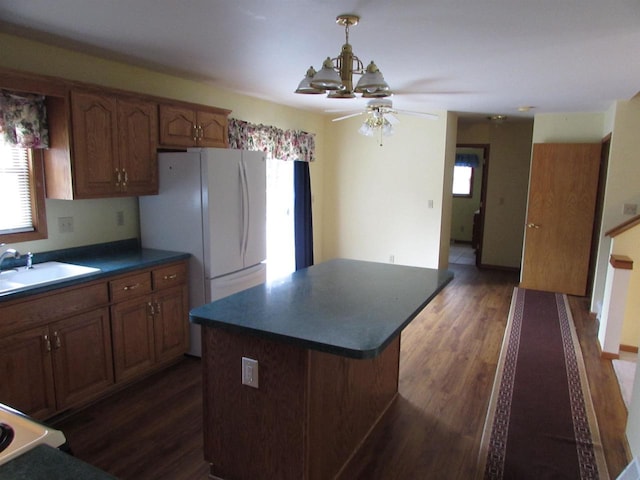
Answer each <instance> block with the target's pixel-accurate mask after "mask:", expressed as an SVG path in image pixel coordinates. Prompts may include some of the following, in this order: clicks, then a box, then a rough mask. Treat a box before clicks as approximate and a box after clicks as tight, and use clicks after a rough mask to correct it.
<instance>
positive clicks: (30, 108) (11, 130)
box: [0, 90, 49, 148]
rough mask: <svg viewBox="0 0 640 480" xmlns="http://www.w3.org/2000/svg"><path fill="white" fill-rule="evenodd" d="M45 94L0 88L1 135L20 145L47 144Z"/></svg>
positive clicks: (8, 141)
mask: <svg viewBox="0 0 640 480" xmlns="http://www.w3.org/2000/svg"><path fill="white" fill-rule="evenodd" d="M44 100H45V97H44V96H42V95H34V94H30V93H16V92H10V91H7V90H0V136H1V137H2V140H3V142H4V143H6V144H9V145H11V146H14V147H22V148H47V147H48V146H49V130H48V128H47V109H46V107H45V102H44Z"/></svg>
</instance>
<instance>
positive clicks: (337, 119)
mask: <svg viewBox="0 0 640 480" xmlns="http://www.w3.org/2000/svg"><path fill="white" fill-rule="evenodd" d="M363 113H364V112H357V113H351V114H349V115H345V116H344V117H338V118H332V119H331V121H332V122H339V121H340V120H346V119H347V118H351V117H357V116H358V115H362V114H363Z"/></svg>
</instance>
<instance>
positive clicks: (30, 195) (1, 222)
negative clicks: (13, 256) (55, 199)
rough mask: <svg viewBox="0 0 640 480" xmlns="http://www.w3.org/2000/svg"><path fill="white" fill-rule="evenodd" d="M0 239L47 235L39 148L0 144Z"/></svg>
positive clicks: (13, 240)
mask: <svg viewBox="0 0 640 480" xmlns="http://www.w3.org/2000/svg"><path fill="white" fill-rule="evenodd" d="M0 206H1V208H0V243H9V242H24V241H28V240H37V239H41V238H47V222H46V214H45V205H44V175H43V172H42V150H34V149H31V148H22V147H13V146H9V145H7V144H4V143H2V144H0Z"/></svg>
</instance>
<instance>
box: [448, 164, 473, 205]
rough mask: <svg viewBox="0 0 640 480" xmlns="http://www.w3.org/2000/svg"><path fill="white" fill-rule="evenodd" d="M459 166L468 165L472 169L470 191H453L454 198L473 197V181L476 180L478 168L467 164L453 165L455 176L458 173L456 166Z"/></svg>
mask: <svg viewBox="0 0 640 480" xmlns="http://www.w3.org/2000/svg"><path fill="white" fill-rule="evenodd" d="M457 167H467V168H470V169H471V175H470V176H469V193H468V194H467V193H453V196H454V198H473V182H474V176H475V173H476V169H475V167H470V166H466V165H454V166H453V175H454V177H455V174H456V168H457Z"/></svg>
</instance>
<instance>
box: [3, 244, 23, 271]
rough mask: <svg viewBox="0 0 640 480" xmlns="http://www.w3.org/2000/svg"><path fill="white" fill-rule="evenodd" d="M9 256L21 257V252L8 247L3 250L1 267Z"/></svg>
mask: <svg viewBox="0 0 640 480" xmlns="http://www.w3.org/2000/svg"><path fill="white" fill-rule="evenodd" d="M8 257H13V258H20V252H19V251H17V250H16V249H15V248H7V249H6V250H5V251H4V252H2V254H0V268H1V267H2V262H3V261H4V259H5V258H8Z"/></svg>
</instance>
